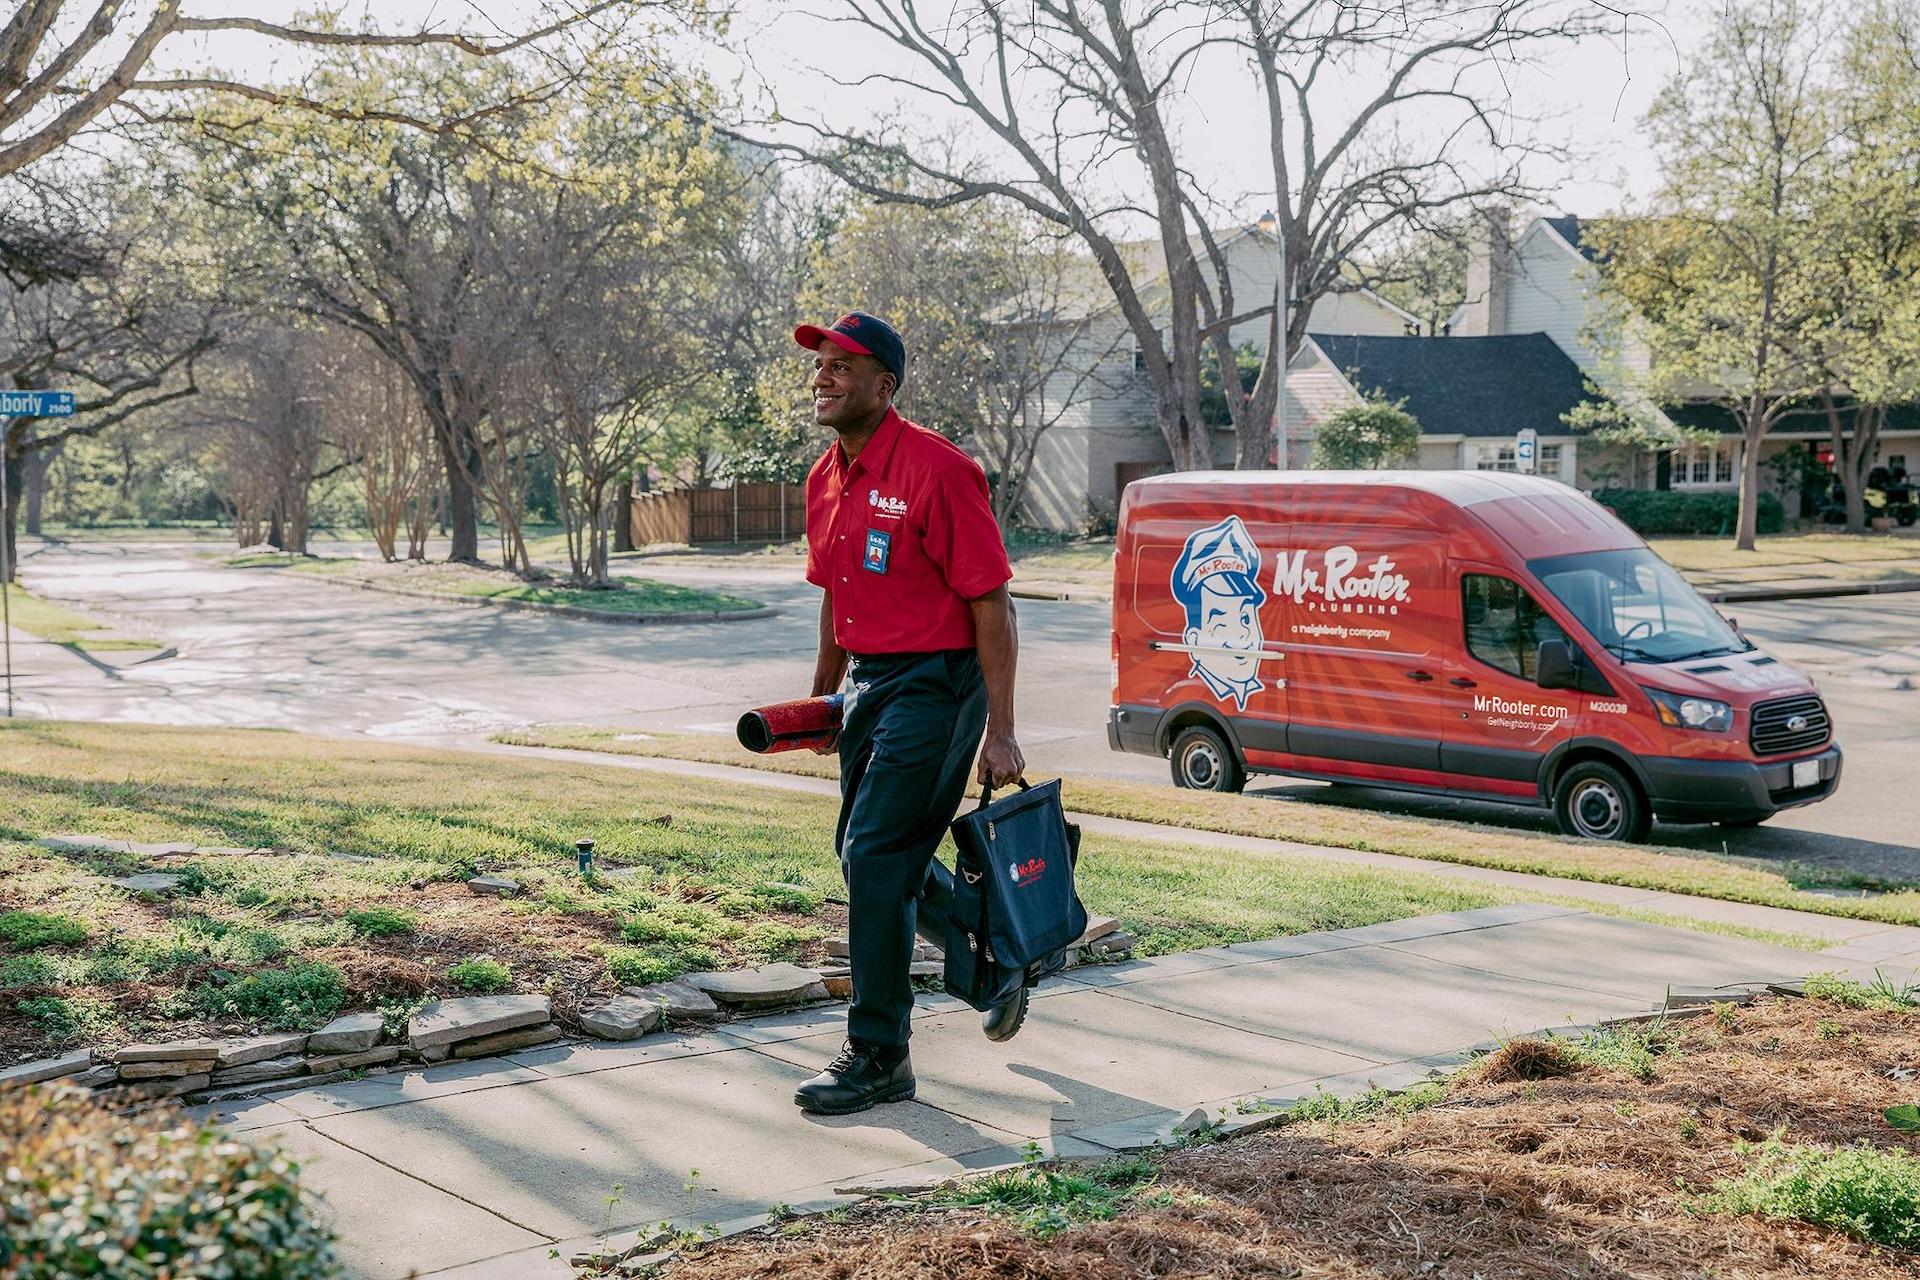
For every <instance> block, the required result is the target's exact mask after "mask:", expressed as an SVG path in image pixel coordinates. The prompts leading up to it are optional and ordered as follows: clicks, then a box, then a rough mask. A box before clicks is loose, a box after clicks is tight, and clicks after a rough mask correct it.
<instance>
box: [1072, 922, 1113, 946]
mask: <svg viewBox="0 0 1920 1280" xmlns="http://www.w3.org/2000/svg"><path fill="white" fill-rule="evenodd" d="M1119 927H1120V922H1119V921H1118V920H1116V919H1114V918H1113V917H1112V916H1088V917H1087V927H1086V930H1085V931H1084V932H1083V933H1081V935H1080V939H1079V941H1077V942H1075V943H1074V944H1073V945H1074V946H1076V947H1084V946H1087V945H1088V944H1089V943H1092V942H1094V941H1095V940H1097V939H1100V938H1104V937H1106V936H1107V935H1108V934H1110V933H1112V932H1113V931H1114V930H1116V929H1118V928H1119Z"/></svg>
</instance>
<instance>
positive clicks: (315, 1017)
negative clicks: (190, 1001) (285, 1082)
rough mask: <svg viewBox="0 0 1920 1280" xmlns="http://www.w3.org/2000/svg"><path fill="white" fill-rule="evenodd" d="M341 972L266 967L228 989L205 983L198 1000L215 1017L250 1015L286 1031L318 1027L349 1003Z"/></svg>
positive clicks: (312, 966)
mask: <svg viewBox="0 0 1920 1280" xmlns="http://www.w3.org/2000/svg"><path fill="white" fill-rule="evenodd" d="M346 998H347V991H346V985H345V983H344V982H343V981H342V979H341V976H340V971H339V970H338V969H336V968H334V967H333V966H332V965H329V964H316V963H311V962H297V963H294V964H290V965H288V966H287V967H286V968H284V969H263V970H261V971H260V972H258V973H250V974H248V975H247V976H246V977H244V978H241V979H240V980H239V981H237V982H235V983H233V984H232V985H230V986H226V987H205V988H202V989H201V991H200V992H199V993H198V999H197V1003H198V1004H199V1006H200V1007H201V1009H202V1010H204V1011H205V1012H207V1013H209V1014H212V1015H214V1016H226V1017H239V1018H248V1019H252V1020H255V1021H258V1022H262V1023H265V1024H266V1025H268V1026H270V1027H274V1028H277V1029H280V1030H285V1031H297V1030H301V1029H302V1028H306V1027H317V1026H319V1025H321V1024H322V1023H324V1022H327V1021H329V1020H330V1019H332V1018H333V1017H334V1015H336V1014H338V1013H339V1012H340V1008H341V1006H342V1005H343V1004H345V1003H346Z"/></svg>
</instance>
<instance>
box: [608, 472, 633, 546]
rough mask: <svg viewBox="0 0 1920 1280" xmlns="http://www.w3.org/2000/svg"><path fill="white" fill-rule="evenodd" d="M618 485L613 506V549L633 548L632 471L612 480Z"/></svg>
mask: <svg viewBox="0 0 1920 1280" xmlns="http://www.w3.org/2000/svg"><path fill="white" fill-rule="evenodd" d="M614 483H615V484H617V485H618V486H619V490H618V494H619V496H618V498H617V499H616V501H615V502H614V506H613V549H614V550H615V551H631V550H633V473H632V472H622V473H621V474H620V478H619V479H618V480H616V481H615V482H614Z"/></svg>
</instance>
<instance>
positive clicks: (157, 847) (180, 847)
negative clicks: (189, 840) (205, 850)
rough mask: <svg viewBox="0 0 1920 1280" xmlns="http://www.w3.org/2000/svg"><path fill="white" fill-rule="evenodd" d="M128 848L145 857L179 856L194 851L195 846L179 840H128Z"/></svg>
mask: <svg viewBox="0 0 1920 1280" xmlns="http://www.w3.org/2000/svg"><path fill="white" fill-rule="evenodd" d="M127 850H128V851H129V852H131V853H136V854H139V855H140V856H141V857H143V858H178V857H181V856H183V855H186V854H190V853H192V852H193V851H194V847H193V846H192V845H191V844H184V843H182V842H181V841H178V840H162V841H157V842H149V841H140V840H129V841H128V842H127Z"/></svg>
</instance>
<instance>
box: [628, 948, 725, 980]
mask: <svg viewBox="0 0 1920 1280" xmlns="http://www.w3.org/2000/svg"><path fill="white" fill-rule="evenodd" d="M719 962H720V961H719V957H717V956H716V955H715V954H714V953H713V951H712V950H711V949H709V948H707V947H698V946H675V945H672V944H659V943H656V944H653V945H650V946H644V947H608V948H607V952H606V964H607V975H608V976H609V977H611V978H612V979H613V980H614V981H615V982H616V983H618V984H620V985H621V986H625V987H645V986H651V985H652V984H654V983H656V982H670V981H672V980H673V979H674V978H677V977H679V976H680V975H681V974H683V973H697V972H705V971H707V970H711V969H713V968H714V967H715V966H717V965H718V964H719Z"/></svg>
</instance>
